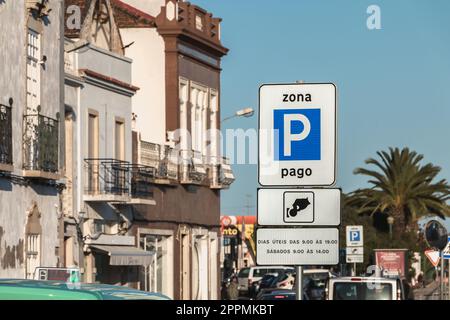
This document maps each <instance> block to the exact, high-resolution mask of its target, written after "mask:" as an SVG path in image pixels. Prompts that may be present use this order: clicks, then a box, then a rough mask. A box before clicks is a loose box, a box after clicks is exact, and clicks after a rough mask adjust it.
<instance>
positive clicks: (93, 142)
mask: <svg viewBox="0 0 450 320" xmlns="http://www.w3.org/2000/svg"><path fill="white" fill-rule="evenodd" d="M88 144H89V145H88V158H91V159H92V158H98V115H97V114H93V113H90V114H89V121H88Z"/></svg>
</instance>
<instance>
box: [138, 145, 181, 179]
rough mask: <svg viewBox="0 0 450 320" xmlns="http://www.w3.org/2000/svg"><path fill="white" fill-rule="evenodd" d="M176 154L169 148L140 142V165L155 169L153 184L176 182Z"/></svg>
mask: <svg viewBox="0 0 450 320" xmlns="http://www.w3.org/2000/svg"><path fill="white" fill-rule="evenodd" d="M177 158H178V153H177V151H176V150H174V149H173V148H170V147H169V146H164V145H160V144H156V143H151V142H146V141H141V142H140V163H142V164H143V165H145V166H149V167H153V168H155V170H156V172H155V183H160V182H164V181H175V180H178V159H177Z"/></svg>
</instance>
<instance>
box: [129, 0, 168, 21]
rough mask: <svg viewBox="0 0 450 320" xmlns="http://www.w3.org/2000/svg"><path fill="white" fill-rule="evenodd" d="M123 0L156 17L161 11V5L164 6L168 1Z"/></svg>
mask: <svg viewBox="0 0 450 320" xmlns="http://www.w3.org/2000/svg"><path fill="white" fill-rule="evenodd" d="M122 1H123V2H125V3H127V4H129V5H131V6H133V7H135V8H138V9H139V10H141V11H144V12H145V13H148V14H150V15H152V16H154V17H156V16H157V15H158V14H159V13H160V12H161V7H162V6H164V5H165V3H166V2H165V0H122Z"/></svg>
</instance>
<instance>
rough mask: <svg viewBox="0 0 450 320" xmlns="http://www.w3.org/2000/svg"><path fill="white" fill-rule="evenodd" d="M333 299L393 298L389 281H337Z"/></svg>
mask: <svg viewBox="0 0 450 320" xmlns="http://www.w3.org/2000/svg"><path fill="white" fill-rule="evenodd" d="M333 292H334V294H333V300H392V285H391V284H389V283H378V282H377V283H365V282H337V283H335V284H334V288H333Z"/></svg>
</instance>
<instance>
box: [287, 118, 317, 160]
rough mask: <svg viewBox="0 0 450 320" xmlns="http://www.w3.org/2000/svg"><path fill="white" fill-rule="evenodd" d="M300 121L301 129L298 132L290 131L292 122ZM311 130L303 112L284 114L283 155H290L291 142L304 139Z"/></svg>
mask: <svg viewBox="0 0 450 320" xmlns="http://www.w3.org/2000/svg"><path fill="white" fill-rule="evenodd" d="M294 121H301V122H302V123H303V131H302V132H300V133H295V134H293V133H292V122H294ZM310 132H311V123H310V122H309V119H308V118H307V117H305V116H304V115H303V114H285V115H284V156H285V157H290V156H291V142H292V141H301V140H305V139H306V138H307V137H308V136H309V133H310Z"/></svg>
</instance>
